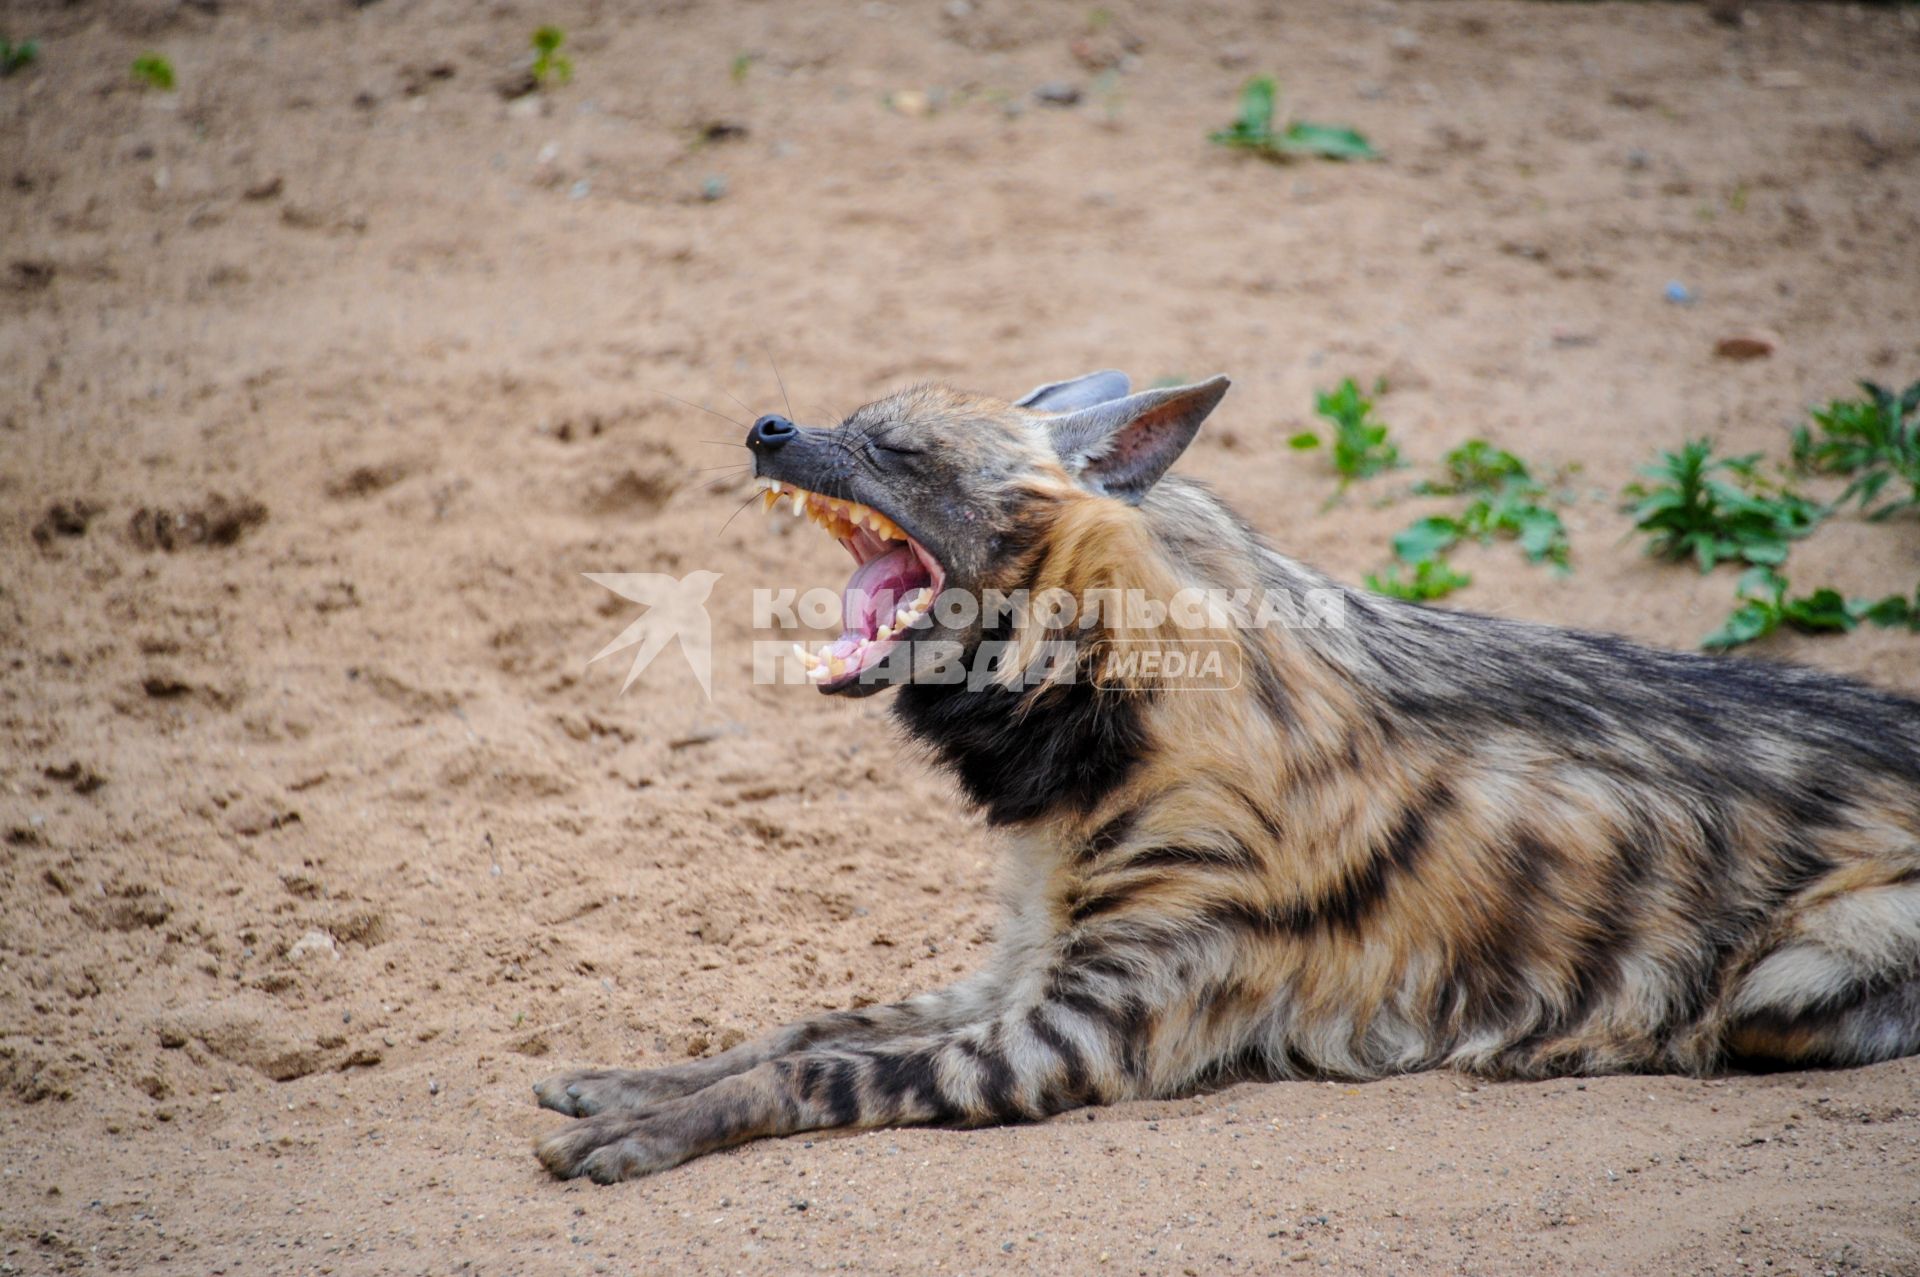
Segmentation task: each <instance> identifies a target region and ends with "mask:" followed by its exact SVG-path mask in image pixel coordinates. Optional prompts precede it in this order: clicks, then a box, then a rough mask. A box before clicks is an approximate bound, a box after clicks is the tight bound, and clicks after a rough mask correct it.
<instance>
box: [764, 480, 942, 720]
mask: <svg viewBox="0 0 1920 1277" xmlns="http://www.w3.org/2000/svg"><path fill="white" fill-rule="evenodd" d="M758 482H759V486H760V488H761V498H760V499H761V502H762V504H763V505H764V507H765V509H766V511H767V513H769V514H771V513H773V511H774V510H775V509H777V508H778V507H779V505H780V502H781V501H782V500H783V499H784V500H785V501H786V502H787V506H788V509H790V510H791V511H792V513H793V516H794V517H795V518H798V517H800V516H801V515H803V514H804V515H806V516H807V518H809V519H811V520H812V521H813V522H814V523H816V524H818V525H819V526H820V527H822V528H824V529H826V531H827V534H828V535H829V536H831V537H833V539H834V540H836V541H838V542H839V543H840V544H841V545H843V546H845V547H846V550H847V553H848V554H851V555H852V556H853V562H854V565H855V566H854V569H853V574H852V575H851V576H849V577H848V578H847V584H846V586H845V588H844V589H842V591H841V593H840V624H841V631H840V637H839V638H837V639H835V640H833V641H832V642H831V643H825V644H822V645H821V647H820V650H819V651H817V652H813V651H808V650H807V649H806V648H805V647H804V646H802V645H801V644H798V643H796V644H794V645H793V646H794V651H795V653H796V654H797V655H798V656H799V657H800V660H801V662H802V663H803V664H804V665H805V666H806V667H807V677H808V678H810V679H812V680H813V681H814V682H815V683H818V684H820V685H821V687H822V688H824V689H825V690H828V691H832V690H834V689H836V688H839V687H843V686H846V685H848V684H850V683H853V682H855V681H856V680H858V679H859V677H860V675H861V674H863V673H865V672H866V671H867V670H870V669H872V668H874V667H875V666H876V665H878V664H880V662H882V661H884V660H885V659H886V658H887V653H889V652H891V651H892V650H893V649H894V648H895V647H897V646H899V644H901V643H903V642H905V641H906V640H907V636H908V631H910V630H913V629H915V628H924V627H925V625H926V618H927V614H928V613H929V612H931V611H932V610H933V601H934V600H935V599H937V598H938V597H940V586H941V583H942V582H944V581H945V580H946V576H947V573H946V569H944V568H942V567H941V566H940V561H939V560H938V559H937V558H935V557H934V556H933V553H932V552H931V551H929V550H928V549H927V547H925V546H924V545H921V544H920V542H918V541H916V540H915V539H914V538H913V537H911V536H909V535H908V534H907V532H906V530H905V529H903V528H902V527H901V526H900V525H899V524H897V523H895V522H894V521H893V520H892V519H890V518H888V517H887V516H886V515H884V514H882V513H881V512H880V511H878V510H876V509H874V508H873V507H872V506H870V505H863V504H862V503H860V502H858V501H843V500H841V499H840V498H838V497H827V496H822V495H820V494H819V493H817V492H808V491H807V490H806V489H804V488H796V487H795V486H794V485H793V484H791V483H782V482H780V481H779V480H777V479H772V478H768V477H766V476H764V475H763V476H761V478H760V479H759V481H758Z"/></svg>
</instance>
